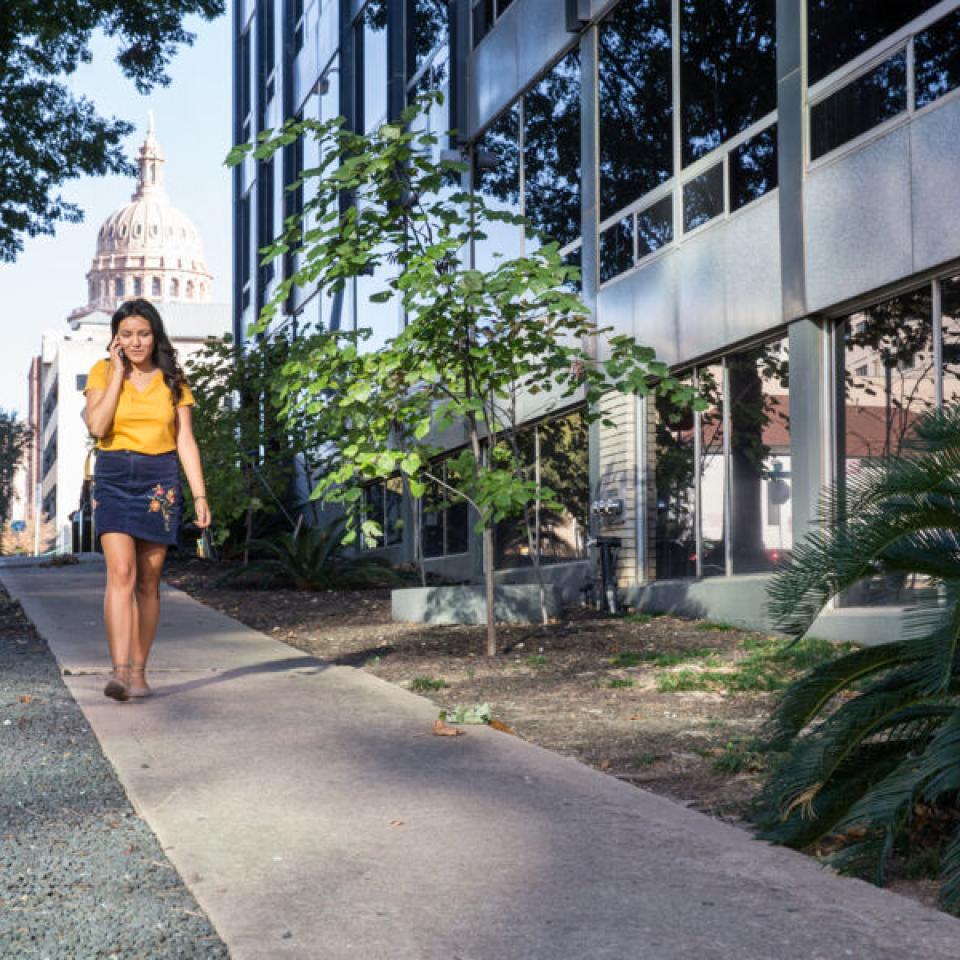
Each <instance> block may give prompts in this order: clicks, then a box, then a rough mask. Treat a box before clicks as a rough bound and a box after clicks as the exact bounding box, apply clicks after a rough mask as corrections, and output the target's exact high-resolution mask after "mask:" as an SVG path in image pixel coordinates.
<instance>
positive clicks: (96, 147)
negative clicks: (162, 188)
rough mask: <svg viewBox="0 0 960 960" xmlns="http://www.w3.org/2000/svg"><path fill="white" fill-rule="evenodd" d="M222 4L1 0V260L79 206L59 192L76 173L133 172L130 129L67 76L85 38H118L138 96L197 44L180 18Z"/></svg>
mask: <svg viewBox="0 0 960 960" xmlns="http://www.w3.org/2000/svg"><path fill="white" fill-rule="evenodd" d="M224 9H225V3H224V0H171V2H164V3H152V4H134V3H125V2H118V0H44V2H43V3H36V2H34V0H5V2H4V3H3V4H0V130H2V131H3V138H2V141H0V260H8V261H12V260H14V259H15V258H16V256H17V254H18V253H19V252H20V251H21V250H22V249H23V237H24V236H25V235H26V236H36V235H37V234H50V233H53V231H54V229H55V227H56V224H57V223H59V222H60V221H67V222H69V223H76V222H79V221H80V220H82V219H83V212H82V211H81V210H80V208H79V207H78V206H77V205H76V204H73V203H70V202H68V201H67V200H65V199H64V198H63V196H62V195H61V194H60V192H59V191H60V187H61V186H62V185H63V184H64V183H65V182H67V181H68V180H72V179H74V178H76V177H80V176H102V175H104V174H107V173H124V174H130V173H133V172H134V171H133V168H132V167H131V166H130V163H129V161H128V160H127V159H126V157H125V156H124V153H123V149H122V146H121V141H122V139H123V137H125V136H126V135H127V134H128V133H130V131H131V130H132V129H133V128H132V127H131V125H130V124H129V123H127V122H125V121H123V120H117V119H110V120H108V119H106V118H104V117H101V116H99V115H98V114H97V111H96V108H95V106H94V104H93V103H92V102H91V101H90V100H89V99H87V98H86V97H83V96H77V95H75V94H74V93H73V92H72V91H71V90H70V88H69V86H68V85H67V84H66V83H65V82H64V81H65V78H66V77H69V76H70V75H71V74H72V73H74V71H75V70H76V69H77V67H78V66H80V65H81V64H83V63H87V62H89V61H90V59H91V53H90V39H91V37H92V35H93V34H94V32H95V31H98V30H101V31H103V32H104V33H106V34H107V35H108V36H110V37H113V38H116V40H117V44H118V51H117V56H116V62H117V64H118V65H119V66H120V69H121V70H122V71H123V73H124V75H125V76H127V77H128V78H130V79H131V80H133V82H134V84H135V85H136V88H137V90H139V91H140V93H148V92H149V91H150V90H151V89H152V88H153V87H154V86H156V85H157V84H159V85H165V84H167V83H169V82H170V79H169V77H168V75H167V73H166V68H167V65H168V64H169V62H170V60H171V58H172V57H173V55H174V53H175V52H176V49H177V47H179V46H181V45H182V44H188V45H189V44H190V43H192V42H193V39H194V37H193V34H191V33H189V32H188V31H186V30H185V29H184V27H183V21H184V18H185V17H187V16H189V15H191V14H199V15H200V16H202V17H205V18H206V19H208V20H210V19H213V18H214V17H217V16H219V15H220V14H221V13H223V11H224Z"/></svg>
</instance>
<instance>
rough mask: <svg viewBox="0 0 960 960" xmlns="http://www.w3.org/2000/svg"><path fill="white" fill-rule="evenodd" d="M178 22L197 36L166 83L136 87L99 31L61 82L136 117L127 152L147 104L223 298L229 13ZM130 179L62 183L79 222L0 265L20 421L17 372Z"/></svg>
mask: <svg viewBox="0 0 960 960" xmlns="http://www.w3.org/2000/svg"><path fill="white" fill-rule="evenodd" d="M186 27H187V29H188V30H189V31H190V32H191V33H195V34H196V35H197V39H196V41H195V42H194V45H193V46H192V47H182V48H181V49H180V51H179V53H178V54H177V55H176V57H175V59H174V60H173V62H172V63H171V65H170V67H169V70H168V73H169V75H170V77H171V81H172V82H171V84H170V86H168V87H157V88H155V89H154V90H153V91H152V92H151V93H150V94H148V95H147V96H141V95H140V94H138V93H137V91H136V88H135V87H134V85H133V82H132V81H130V80H128V79H127V78H126V77H124V76H123V74H122V72H121V71H120V68H119V67H117V65H116V64H115V63H114V62H113V59H114V56H115V55H116V49H117V48H116V44H115V42H113V41H111V40H110V39H109V38H106V37H100V36H98V37H95V38H94V41H93V43H92V45H91V51H92V54H93V61H92V63H90V64H86V65H84V66H83V67H82V68H81V69H80V70H78V71H77V72H76V74H75V75H74V76H73V77H72V78H70V86H71V87H72V89H73V90H74V92H75V93H77V94H80V93H82V94H85V95H86V96H88V97H90V98H91V99H92V100H93V102H94V103H95V104H96V106H97V110H98V112H99V113H100V114H101V115H102V116H110V117H117V118H119V119H123V120H127V121H129V122H131V123H133V124H135V125H136V129H135V130H134V132H133V133H132V134H131V135H130V137H129V138H128V139H127V141H126V149H127V152H128V154H129V156H130V159H131V160H135V159H136V155H137V151H138V149H139V147H140V144H141V143H142V142H143V138H144V135H145V132H146V128H147V111H148V110H152V111H153V113H154V118H155V122H156V135H157V140H158V141H159V143H160V147H161V149H162V150H163V152H164V155H165V156H166V158H167V163H166V166H165V168H164V172H165V183H166V188H167V194H168V195H169V197H170V200H171V202H172V203H173V205H174V206H175V207H177V208H178V209H179V210H181V211H182V212H183V213H185V214H186V215H187V216H188V217H189V218H190V219H191V220H192V221H193V223H194V224H195V226H196V227H197V229H198V230H199V232H200V236H201V238H202V240H203V247H204V254H205V257H206V261H207V266H208V267H209V268H210V271H211V273H212V274H213V278H214V279H213V292H212V299H213V300H215V301H219V302H223V303H226V302H229V300H230V293H231V289H232V286H231V263H232V260H231V211H230V173H229V171H228V170H227V168H226V167H224V166H223V158H224V157H225V156H226V154H227V151H228V150H229V149H230V146H231V143H230V139H231V138H230V133H231V129H230V109H231V100H230V92H231V79H230V12H229V10H228V12H227V13H226V14H225V15H224V16H221V17H220V18H219V19H218V20H215V21H213V22H212V23H207V22H206V21H204V20H202V19H200V18H190V19H188V20H187V22H186ZM135 186H136V181H135V180H134V179H133V178H128V177H116V176H110V177H88V178H84V179H80V180H74V181H71V182H68V183H67V184H65V185H64V189H63V195H64V196H65V198H66V199H67V200H71V201H73V202H74V203H77V204H79V205H80V207H81V208H82V209H83V211H84V220H83V222H82V223H79V224H66V223H64V224H59V225H58V226H57V232H56V235H55V236H53V237H34V238H32V239H31V238H29V237H28V238H26V242H25V246H24V251H23V252H22V253H21V254H20V256H19V257H18V259H17V260H16V262H14V263H12V264H8V263H0V304H2V310H0V332H2V337H3V341H2V342H3V349H2V350H0V408H4V409H6V410H16V411H17V412H18V413H19V414H20V416H21V417H23V418H24V419H26V416H27V410H28V407H27V374H28V372H29V369H30V360H31V358H32V357H34V356H36V355H37V354H38V353H39V352H40V340H41V335H42V334H43V332H44V331H45V330H61V331H66V330H67V329H68V328H67V323H66V318H67V316H68V314H69V313H70V312H71V311H72V310H74V309H75V308H76V307H79V306H83V305H85V304H86V302H87V281H86V274H87V271H88V270H89V269H90V265H91V262H92V260H93V255H94V252H95V250H96V237H97V231H98V230H99V228H100V224H101V223H102V222H103V221H104V220H106V218H107V217H108V216H109V215H110V214H111V213H113V211H114V210H116V209H117V208H119V207H122V206H124V205H125V204H127V203H129V202H130V198H131V195H132V194H133V191H134V188H135Z"/></svg>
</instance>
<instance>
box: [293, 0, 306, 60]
mask: <svg viewBox="0 0 960 960" xmlns="http://www.w3.org/2000/svg"><path fill="white" fill-rule="evenodd" d="M290 27H291V29H292V30H293V52H294V54H296V53H298V52H299V51H300V50H302V49H303V0H290Z"/></svg>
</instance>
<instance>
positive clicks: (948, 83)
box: [914, 10, 960, 108]
mask: <svg viewBox="0 0 960 960" xmlns="http://www.w3.org/2000/svg"><path fill="white" fill-rule="evenodd" d="M914 65H915V81H914V82H915V88H916V105H917V107H918V108H919V107H924V106H926V105H927V104H928V103H933V101H934V100H937V99H939V98H940V97H942V96H943V95H944V94H945V93H949V92H950V91H951V90H956V89H957V87H960V10H955V11H954V12H953V13H951V14H948V15H947V16H945V17H943V19H941V20H938V21H937V22H936V23H935V24H934V25H933V26H932V27H930V28H929V29H928V30H924V31H923V33H918V34H917V37H916V39H915V40H914Z"/></svg>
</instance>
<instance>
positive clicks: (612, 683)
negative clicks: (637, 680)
mask: <svg viewBox="0 0 960 960" xmlns="http://www.w3.org/2000/svg"><path fill="white" fill-rule="evenodd" d="M633 683H634V681H633V680H631V679H630V678H629V677H613V678H612V679H610V680H609V681H608V682H607V686H608V687H613V688H614V689H618V688H620V687H632V686H633Z"/></svg>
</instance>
